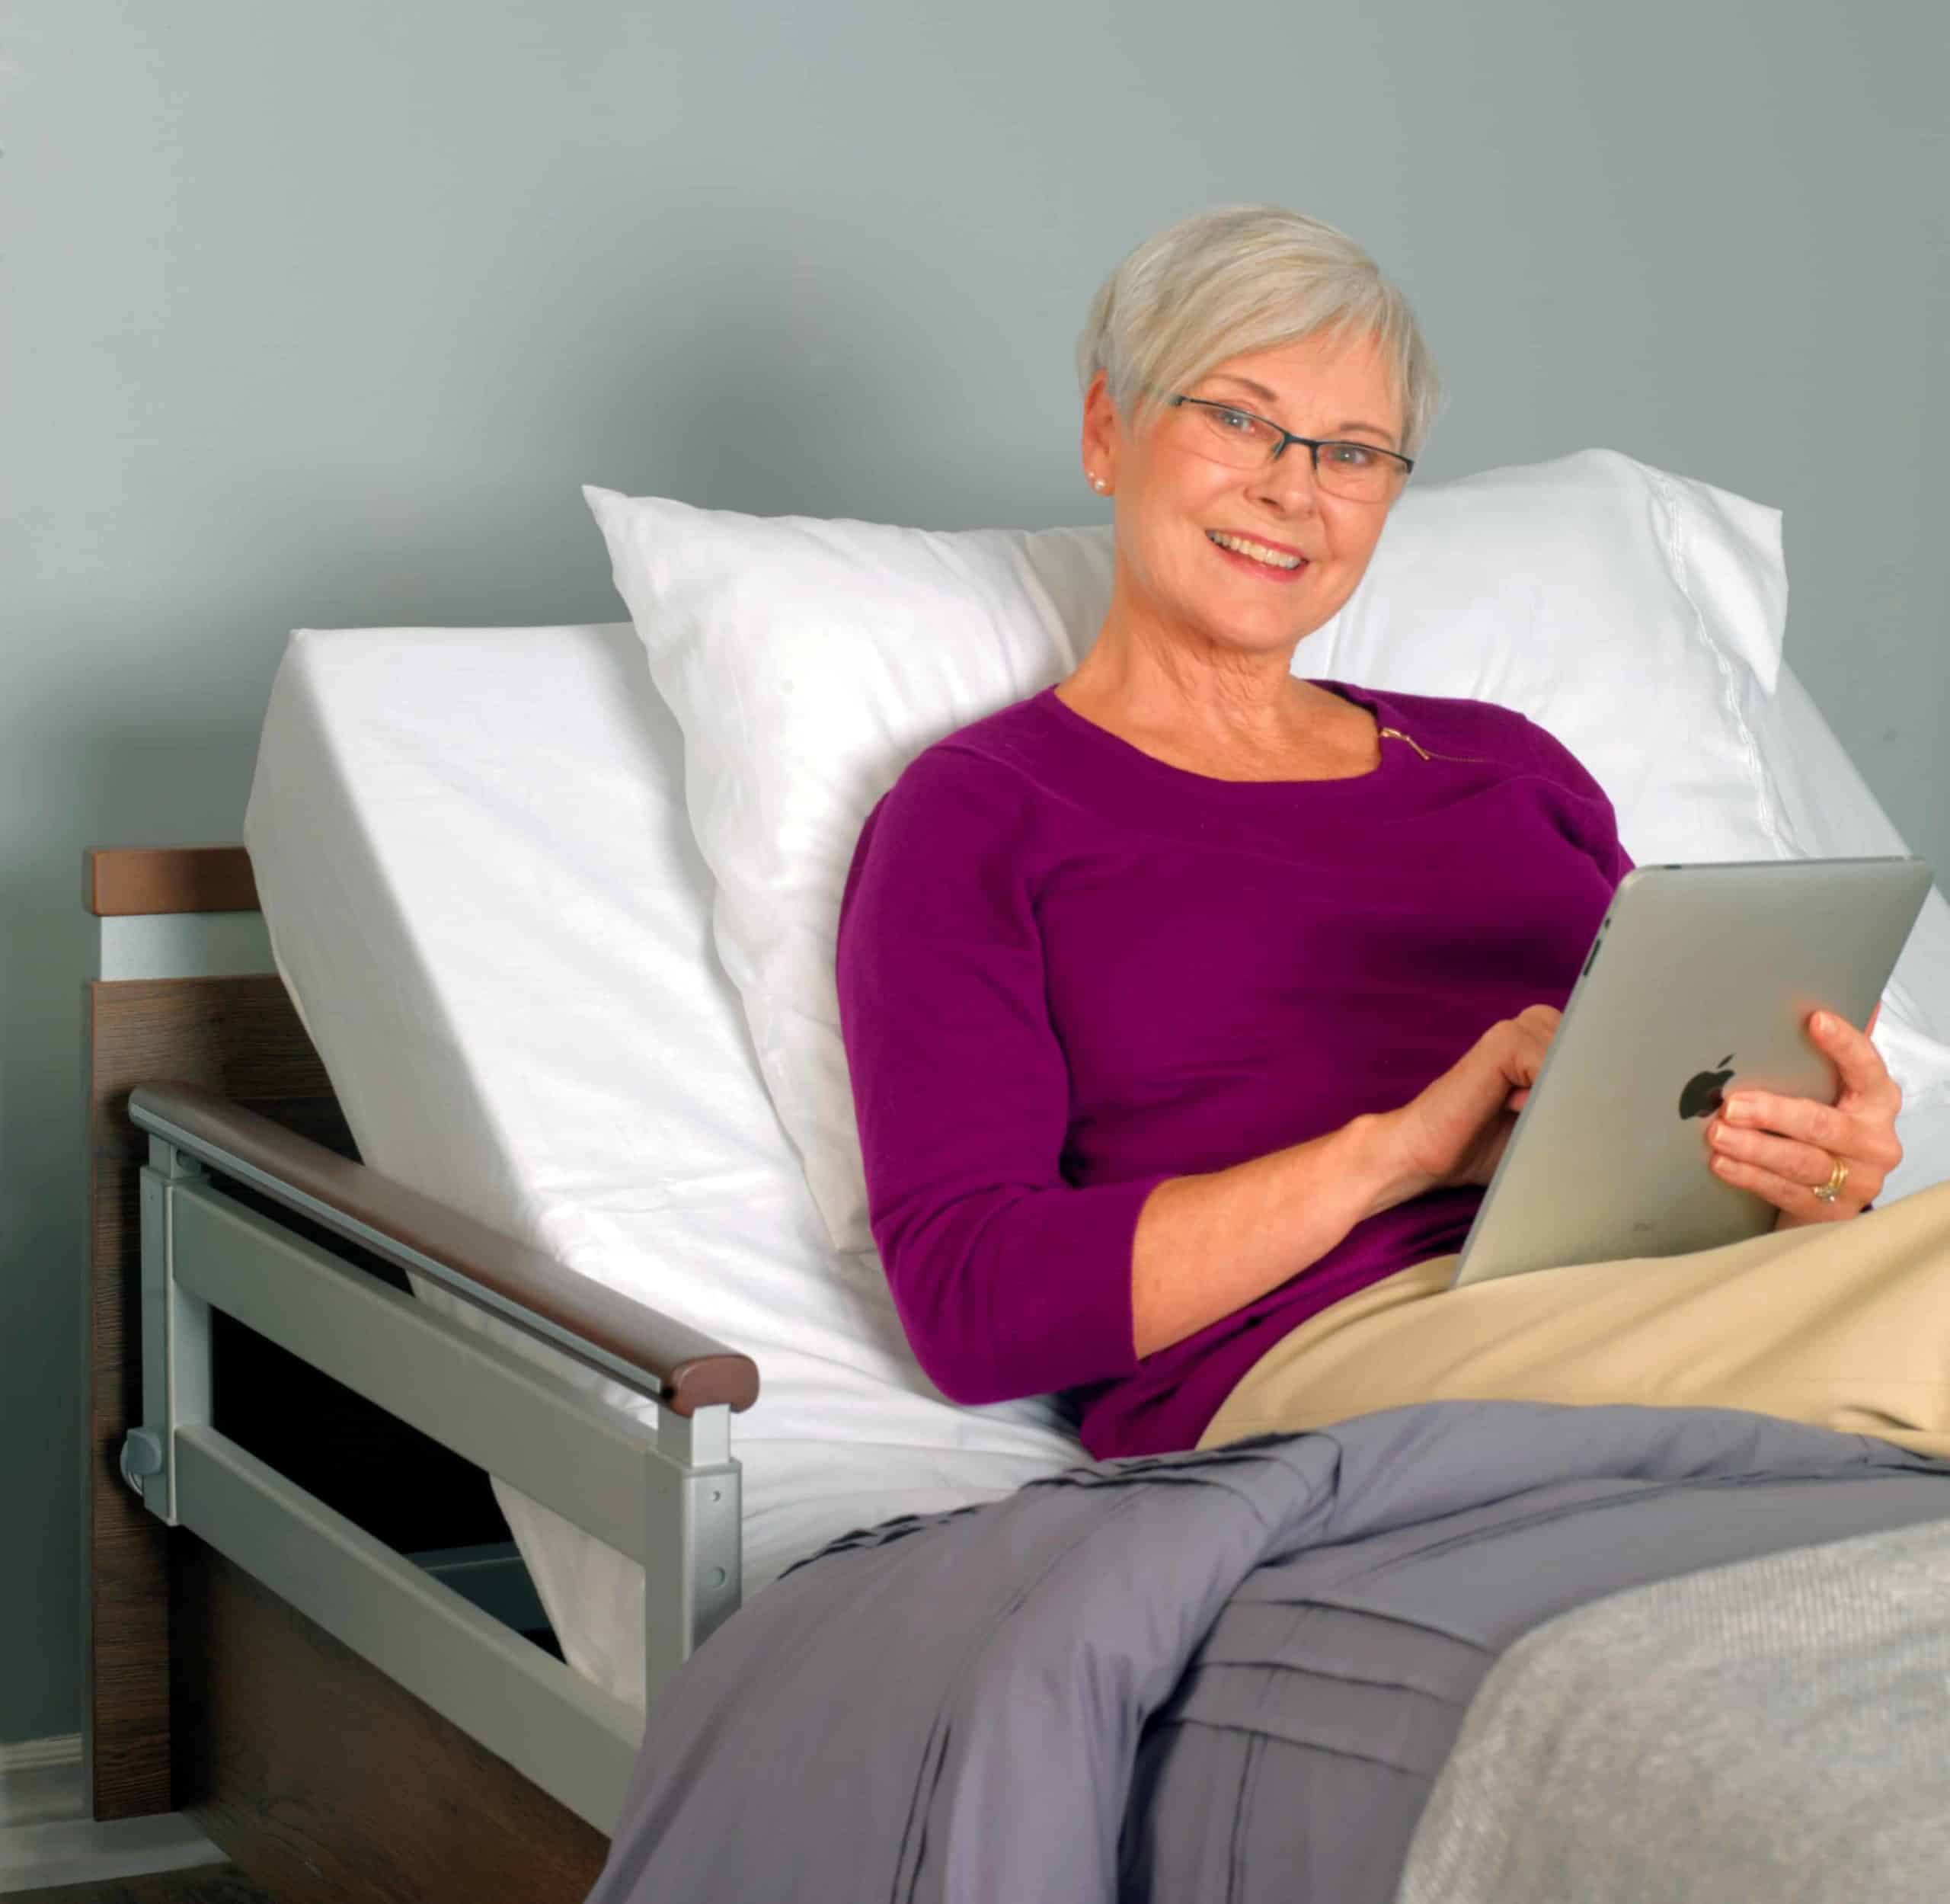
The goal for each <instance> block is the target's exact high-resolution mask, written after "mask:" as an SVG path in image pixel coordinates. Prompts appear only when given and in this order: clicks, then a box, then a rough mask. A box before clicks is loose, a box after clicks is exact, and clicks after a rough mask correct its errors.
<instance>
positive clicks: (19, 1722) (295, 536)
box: [0, 0, 1950, 1740]
mask: <svg viewBox="0 0 1950 1904" xmlns="http://www.w3.org/2000/svg"><path fill="white" fill-rule="evenodd" d="M0 62H4V63H0V147H4V155H0V218H4V221H5V227H4V233H0V270H4V273H5V283H4V285H0V294H3V295H4V298H5V313H6V318H5V321H6V324H7V327H8V332H9V333H10V334H9V335H8V338H7V340H6V343H5V352H6V358H7V366H6V378H7V389H6V393H5V410H4V413H3V414H0V457H3V458H4V470H5V475H4V481H5V486H6V491H7V494H6V495H5V498H4V501H5V510H4V512H0V513H3V514H4V517H5V521H4V525H0V536H4V537H5V546H4V549H0V559H3V560H4V567H0V578H4V580H3V581H0V586H4V590H5V594H4V600H0V643H4V661H5V672H4V677H3V678H4V682H5V686H4V689H0V1230H3V1231H4V1237H5V1262H4V1268H3V1269H0V1451H4V1454H0V1529H4V1530H5V1532H4V1534H0V1552H3V1553H4V1554H5V1555H6V1557H7V1560H6V1563H5V1565H4V1566H0V1740H14V1739H25V1738H30V1737H37V1736H45V1735H48V1734H52V1733H60V1732H65V1731H68V1730H73V1729H74V1728H75V1727H76V1726H78V1723H79V1714H80V1697H79V1683H80V1680H79V1664H78V1595H79V1590H80V1589H79V1582H78V1580H77V1579H76V1573H75V1554H76V1551H77V1545H78V1472H79V1459H80V1457H79V1451H78V1445H77V1439H76V1434H77V1426H76V1424H77V1400H76V1389H75V1380H76V1376H75V1370H76V1367H77V1361H78V1343H77V1314H78V1310H77V1301H78V1299H77V1295H76V1291H75V1279H76V1276H77V1274H78V1262H79V1259H80V1252H81V1240H80V1231H81V1225H80V1211H81V1207H82V1204H81V1199H82V1170H81V1131H80V1125H79V1113H78V1098H77V1092H76V1077H77V1061H76V1055H75V1053H76V1045H77V1039H78V1006H77V1000H78V990H79V987H78V980H79V978H80V977H81V976H82V972H83V971H84V968H85V960H86V958H87V955H88V935H87V929H86V926H85V921H84V919H83V916H82V912H81V910H80V907H79V904H78V883H79V875H78V860H79V856H80V853H81V850H82V847H83V846H85V845H88V844H97V843H100V844H111V843H112V844H123V845H136V844H171V843H185V842H190V841H202V840H235V839H236V838H238V837H239V829H240V826H241V819H242V814H243V808H244V801H245V794H246V792H247V789H248V785H249V781H250V775H251V762H252V757H253V752H254V745H255V741H256V737H257V726H258V722H259V719H260V718H261V712H262V710H263V708H264V701H265V697H266V694H267V690H268V688H269V686H270V679H271V675H272V672H273V669H274V668H275V667H276V666H277V661H278V656H279V653H280V649H281V648H282V647H283V642H284V639H285V635H286V630H287V629H289V628H291V627H292V626H294V625H299V624H311V625H315V626H360V625H373V624H383V623H391V622H431V623H443V624H449V625H453V624H468V623H491V622H504V623H520V622H558V621H576V620H583V619H595V620H608V619H617V618H619V617H620V616H621V615H622V609H621V607H620V606H619V603H618V601H617V600H616V598H615V596H614V595H613V594H612V592H611V589H610V586H609V576H608V569H607V564H606V561H605V559H604V556H603V547H602V544H601V542H600V540H599V537H598V536H597V535H596V530H595V529H594V527H593V525H592V523H590V520H589V518H588V516H587V512H586V510H585V509H584V507H583V503H582V500H581V498H580V494H578V488H577V486H578V485H580V484H581V483H583V482H596V483H599V484H602V485H606V486H607V487H609V488H617V489H622V490H626V491H634V492H637V493H645V492H652V493H657V494H667V495H673V496H679V497H682V498H686V499H687V500H689V501H692V502H696V503H700V504H710V505H717V506H721V507H734V508H738V509H742V510H752V511H755V512H758V513H761V514H765V513H775V512H781V511H801V512H806V513H810V514H826V515H854V516H860V517H869V518H878V519H881V520H897V521H903V522H912V523H923V524H927V525H931V526H939V527H957V526H972V525H975V524H979V523H1015V524H1025V525H1041V524H1047V523H1057V522H1075V521H1081V520H1097V519H1101V505H1099V504H1097V503H1095V501H1092V498H1090V496H1089V494H1088V491H1087V490H1086V489H1085V486H1084V484H1083V482H1082V477H1081V475H1079V469H1078V462H1077V455H1076V390H1075V387H1074V385H1073V380H1072V372H1071V368H1070V352H1071V347H1072V344H1073V341H1074V338H1075V336H1076V331H1077V328H1078V326H1079V323H1080V322H1081V320H1082V313H1083V310H1084V306H1085V302H1086V301H1087V300H1088V297H1089V295H1090V293H1091V292H1092V290H1093V289H1094V288H1095V286H1096V284H1097V283H1098V280H1100V278H1101V277H1102V276H1103V274H1104V272H1105V271H1106V270H1108V269H1109V268H1110V267H1111V265H1112V264H1114V262H1115V261H1116V260H1117V258H1119V257H1120V255H1121V254H1123V253H1124V251H1126V250H1127V248H1129V247H1130V245H1133V244H1134V243H1136V242H1137V241H1138V240H1139V239H1140V238H1143V236H1145V235H1146V234H1147V233H1149V232H1151V231H1152V230H1155V229H1157V228H1158V227H1159V226H1162V225H1164V224H1165V223H1168V222H1170V221H1171V220H1172V219H1176V218H1178V217H1179V216H1182V215H1183V214H1184V213H1187V212H1190V211H1192V210H1196V209H1197V208H1199V207H1200V206H1206V205H1210V204H1213V203H1220V202H1224V201H1232V200H1246V199H1271V200H1276V201H1280V202H1283V203H1287V204H1290V205H1292V206H1297V207H1299V208H1300V209H1302V210H1306V211H1309V212H1311V213H1314V214H1315V215H1316V216H1320V217H1322V218H1325V219H1328V220H1330V221H1331V222H1334V223H1335V224H1338V225H1339V226H1342V227H1344V229H1347V231H1349V232H1352V233H1353V234H1354V235H1355V236H1356V237H1357V238H1359V239H1360V241H1361V242H1363V244H1364V245H1367V247H1368V248H1369V249H1370V250H1371V251H1373V253H1374V254H1375V255H1376V257H1377V258H1379V259H1380V260H1381V261H1382V262H1383V265H1384V267H1386V268H1387V269H1388V270H1390V271H1391V272H1392V274H1394V275H1395V277H1397V278H1398V280H1399V281H1400V282H1401V283H1402V284H1403V285H1404V286H1405V287H1406V289H1407V290H1408V294H1409V296H1410V297H1411V299H1412V300H1413V301H1414V302H1415V306H1416V308H1417V310H1418V312H1419V314H1420V315H1421V320H1422V322H1423V324H1424V326H1425V328H1426V329H1427V333H1428V334H1429V337H1430V338H1431V343H1432V344H1433V347H1434V350H1435V352H1436V354H1437V358H1438V360H1440V363H1441V364H1442V366H1443V370H1444V371H1445V373H1447V376H1448V378H1449V379H1450V385H1451V388H1452V391H1453V396H1452V398H1451V402H1450V407H1449V408H1448V410H1447V412H1446V414H1445V416H1444V418H1443V421H1441V422H1440V424H1438V426H1437V432H1436V435H1435V438H1434V442H1433V443H1432V444H1431V446H1430V449H1429V451H1428V454H1427V462H1426V463H1425V464H1424V473H1425V474H1426V476H1427V478H1429V479H1430V480H1432V481H1438V482H1439V481H1441V480H1443V479H1444V478H1448V477H1451V476H1454V475H1461V474H1463V473H1466V472H1469V471H1472V470H1475V469H1482V468H1485V467H1488V466H1491V465H1494V464H1497V463H1501V462H1523V461H1530V460H1534V459H1540V458H1543V457H1547V456H1557V455H1559V454H1562V453H1565V452H1567V451H1570V450H1577V449H1581V448H1583V447H1585V446H1589V445H1592V444H1603V445H1606V446H1610V447H1612V448H1614V449H1617V450H1623V451H1625V452H1626V453H1628V454H1629V455H1632V456H1637V457H1639V458H1642V459H1645V460H1646V461H1648V462H1653V463H1656V464H1658V465H1661V466H1663V467H1665V468H1667V469H1676V470H1680V471H1683V472H1686V473H1687V474H1689V475H1695V476H1698V477H1700V478H1704V479H1705V481H1707V482H1712V483H1716V484H1718V485H1722V486H1724V487H1725V488H1731V489H1734V490H1737V491H1740V492H1741V493H1742V494H1745V495H1748V496H1752V497H1755V498H1760V499H1761V500H1763V501H1766V502H1768V503H1771V504H1776V505H1777V506H1779V507H1782V508H1783V509H1785V511H1786V536H1787V545H1788V553H1789V571H1790V574H1791V575H1792V580H1793V584H1794V598H1793V604H1792V616H1791V622H1790V626H1789V635H1788V654H1789V660H1790V661H1791V662H1792V664H1793V665H1794V667H1795V669H1796V670H1798V672H1799V673H1800V674H1801V677H1802V678H1803V679H1804V680H1805V681H1806V682H1807V683H1808V686H1809V688H1810V690H1811V692H1812V693H1814V696H1815V698H1816V699H1817V701H1818V702H1820V703H1821V706H1822V707H1823V709H1824V711H1825V712H1827V715H1828V718H1829V719H1830V722H1831V723H1832V724H1833V726H1834V728H1836V730H1837V732H1838V734H1840V736H1841V738H1842V739H1843V742H1844V743H1845V744H1846V745H1847V746H1848V747H1849V749H1850V750H1851V751H1852V752H1853V754H1854V755H1855V757H1856V760H1858V762H1859V763H1860V765H1861V767H1862V771H1863V773H1865V775H1866V776H1867V777H1868V780H1869V782H1870V783H1871V784H1872V786H1874V788H1875V790H1876V791H1877V792H1878V794H1879V795H1881V798H1882V799H1883V802H1884V805H1886V806H1887V807H1888V810H1889V811H1890V813H1891V815H1892V816H1893V817H1894V819H1895V820H1896V821H1897V824H1898V825H1899V826H1900V827H1902V828H1903V829H1904V830H1905V832H1906V833H1907V835H1908V837H1909V839H1910V843H1911V844H1912V845H1913V846H1914V847H1915V848H1916V850H1918V851H1920V852H1922V853H1925V854H1926V855H1929V856H1930V857H1931V858H1932V859H1933V860H1934V861H1935V862H1936V864H1938V865H1939V866H1942V865H1944V864H1945V862H1946V859H1950V817H1946V813H1945V798H1944V796H1945V785H1946V781H1945V768H1944V766H1943V747H1944V733H1945V715H1946V713H1950V640H1947V639H1946V631H1947V630H1950V616H1947V615H1946V606H1950V596H1946V590H1945V565H1944V547H1943V542H1944V538H1943V533H1942V524H1943V523H1944V522H1945V520H1946V517H1950V482H1946V479H1945V475H1944V459H1943V447H1942V445H1943V439H1944V437H1945V434H1946V425H1950V390H1946V363H1945V351H1946V346H1945V338H1946V337H1950V296H1946V290H1950V231H1946V229H1945V227H1946V210H1945V208H1946V203H1950V190H1946V184H1950V117H1946V113H1945V106H1944V104H1943V101H1944V100H1945V96H1946V91H1950V7H1946V6H1945V5H1943V4H1942V0H1907V3H1905V0H1862V3H1861V4H1858V5H1844V4H1842V3H1841V0H1833V3H1832V4H1815V3H1814V0H1807V3H1806V4H1798V3H1796V0H1659V3H1658V4H1652V3H1651V0H1635V4H1633V5H1630V6H1626V7H1613V8H1606V7H1600V6H1597V5H1566V4H1565V0H1536V4H1529V3H1520V0H1501V4H1498V3H1496V0H1488V3H1479V4H1477V5H1469V6H1458V5H1425V4H1410V3H1409V0H1396V4H1394V5H1387V6H1368V5H1359V4H1350V0H1336V4H1335V5H1331V6H1316V5H1306V4H1302V3H1301V0H1232V4H1230V5H1228V6H1226V7H1225V8H1222V9H1219V10H1216V11H1213V10H1210V9H1200V8H1194V7H1191V6H1190V5H1186V4H1184V0H1178V4H1158V3H1156V0H1124V4H1120V5H1112V4H1109V3H1108V0H1077V3H1071V0H977V3H976V4H964V5H954V6H946V5H932V4H926V3H925V0H798V4H780V3H761V0H716V3H715V4H707V5H695V4H686V5H681V6H677V5H647V4H641V3H639V4H631V3H630V0H553V4H551V5H540V4H525V5H516V4H514V3H513V0H383V3H382V0H310V3H309V4H299V0H177V3H176V4H173V5H130V4H128V0H14V4H12V5H9V6H8V7H7V8H5V11H4V13H0Z"/></svg>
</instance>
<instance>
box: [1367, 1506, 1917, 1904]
mask: <svg viewBox="0 0 1950 1904" xmlns="http://www.w3.org/2000/svg"><path fill="white" fill-rule="evenodd" d="M1648 1819H1657V1820H1658V1829H1657V1830H1654V1831H1648V1830H1647V1829H1645V1824H1646V1821H1647V1820H1648ZM1946 1891H1950V1521H1938V1522H1931V1523H1930V1524H1929V1525H1926V1526H1923V1527H1909V1528H1898V1529H1897V1530H1896V1531H1894V1532H1893V1533H1888V1534H1865V1535H1863V1536H1862V1537H1860V1538H1857V1539H1856V1540H1852V1541H1830V1542H1829V1543H1827V1544H1825V1545H1823V1546H1820V1547H1796V1548H1794V1549H1792V1550H1790V1551H1789V1552H1787V1553H1785V1554H1772V1555H1769V1557H1766V1558H1765V1559H1763V1560H1746V1561H1742V1562H1741V1563H1738V1564H1737V1565H1735V1566H1724V1567H1711V1568H1709V1569H1707V1570H1705V1572H1703V1573H1694V1574H1689V1575H1687V1576H1686V1577H1685V1578H1683V1579H1677V1580H1667V1581H1661V1582H1658V1583H1657V1584H1655V1585H1654V1586H1647V1587H1638V1588H1635V1589H1633V1590H1632V1592H1629V1593H1622V1594H1618V1595H1614V1596H1613V1598H1610V1599H1606V1600H1601V1601H1600V1602H1598V1603H1597V1605H1594V1606H1591V1607H1588V1608H1583V1609H1581V1610H1580V1611H1577V1612H1574V1613H1567V1614H1561V1615H1560V1616H1559V1617H1558V1618H1556V1619H1555V1620H1552V1621H1547V1622H1546V1624H1544V1625H1542V1626H1541V1627H1538V1628H1537V1629H1536V1631H1534V1632H1533V1633H1529V1634H1526V1635H1525V1636H1524V1637H1523V1638H1522V1639H1521V1640H1518V1641H1517V1643H1516V1644H1515V1645H1514V1646H1512V1647H1511V1648H1510V1650H1509V1651H1508V1652H1507V1653H1505V1654H1504V1656H1503V1657H1502V1659H1500V1660H1499V1661H1498V1662H1497V1664H1496V1666H1495V1667H1494V1669H1492V1670H1491V1672H1490V1674H1489V1676H1488V1678H1486V1679H1485V1681H1484V1682H1483V1684H1482V1687H1481V1688H1479V1690H1478V1692H1477V1694H1476V1697H1475V1700H1474V1701H1473V1702H1472V1704H1471V1706H1470V1707H1469V1715H1468V1717H1467V1718H1466V1720H1464V1722H1463V1730H1462V1733H1461V1736H1459V1738H1458V1739H1457V1740H1456V1746H1455V1749H1453V1751H1452V1752H1451V1753H1450V1757H1449V1762H1448V1763H1447V1765H1445V1766H1444V1767H1443V1772H1442V1776H1441V1777H1440V1778H1439V1779H1438V1780H1437V1781H1436V1786H1435V1790H1434V1792H1433V1793H1432V1794H1431V1796H1430V1799H1429V1803H1428V1805H1427V1809H1426V1810H1424V1813H1423V1814H1422V1818H1421V1823H1420V1824H1419V1825H1418V1826H1417V1827H1416V1829H1415V1837H1414V1839H1413V1841H1412V1843H1411V1847H1410V1850H1409V1854H1408V1868H1407V1870H1405V1873H1404V1874H1403V1876H1402V1890H1401V1904H1564V1900H1565V1899H1568V1898H1575V1899H1578V1904H1739V1901H1740V1900H1744V1899H1754V1900H1756V1901H1757V1904H1763V1901H1764V1904H1860V1900H1862V1899H1876V1900H1878V1904H1882V1901H1883V1900H1887V1901H1888V1904H1895V1900H1897V1899H1916V1904H1924V1900H1926V1899H1927V1900H1930V1904H1935V1900H1936V1899H1940V1898H1942V1896H1945V1893H1946Z"/></svg>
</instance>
